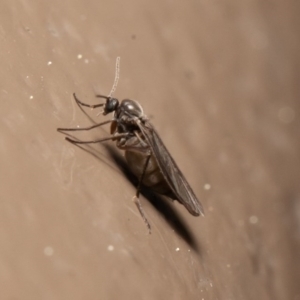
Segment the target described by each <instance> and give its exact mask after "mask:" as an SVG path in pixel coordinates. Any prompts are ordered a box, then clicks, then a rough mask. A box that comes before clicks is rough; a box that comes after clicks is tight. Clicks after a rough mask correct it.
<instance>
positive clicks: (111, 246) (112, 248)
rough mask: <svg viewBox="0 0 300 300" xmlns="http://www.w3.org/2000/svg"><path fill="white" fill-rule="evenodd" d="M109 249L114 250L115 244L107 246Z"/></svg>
mask: <svg viewBox="0 0 300 300" xmlns="http://www.w3.org/2000/svg"><path fill="white" fill-rule="evenodd" d="M107 250H108V251H114V250H115V247H114V246H113V245H109V246H108V247H107Z"/></svg>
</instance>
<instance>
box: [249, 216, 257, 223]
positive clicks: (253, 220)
mask: <svg viewBox="0 0 300 300" xmlns="http://www.w3.org/2000/svg"><path fill="white" fill-rule="evenodd" d="M249 222H250V223H251V224H256V223H257V222H258V217H257V216H251V217H250V218H249Z"/></svg>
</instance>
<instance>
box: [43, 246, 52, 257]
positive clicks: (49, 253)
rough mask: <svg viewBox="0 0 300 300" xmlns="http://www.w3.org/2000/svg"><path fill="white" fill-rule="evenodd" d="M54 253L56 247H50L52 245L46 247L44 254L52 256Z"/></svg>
mask: <svg viewBox="0 0 300 300" xmlns="http://www.w3.org/2000/svg"><path fill="white" fill-rule="evenodd" d="M53 253H54V249H53V248H52V247H50V246H47V247H45V249H44V254H45V255H46V256H52V255H53Z"/></svg>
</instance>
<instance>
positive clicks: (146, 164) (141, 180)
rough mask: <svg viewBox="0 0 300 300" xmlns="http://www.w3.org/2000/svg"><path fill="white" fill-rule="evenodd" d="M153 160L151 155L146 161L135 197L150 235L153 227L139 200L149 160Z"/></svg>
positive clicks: (134, 199)
mask: <svg viewBox="0 0 300 300" xmlns="http://www.w3.org/2000/svg"><path fill="white" fill-rule="evenodd" d="M150 158H151V154H149V155H148V156H147V159H146V162H145V165H144V168H143V172H142V175H141V177H140V179H139V183H138V186H137V189H136V194H135V196H134V197H133V201H134V203H135V205H136V206H137V208H138V210H139V212H140V214H141V216H142V218H143V220H144V222H145V223H146V225H147V227H148V230H149V233H151V226H150V223H149V221H148V219H147V217H146V215H145V212H144V210H143V207H142V205H141V202H140V199H139V196H140V191H141V185H142V182H143V179H144V176H145V173H146V170H147V167H148V164H149V160H150Z"/></svg>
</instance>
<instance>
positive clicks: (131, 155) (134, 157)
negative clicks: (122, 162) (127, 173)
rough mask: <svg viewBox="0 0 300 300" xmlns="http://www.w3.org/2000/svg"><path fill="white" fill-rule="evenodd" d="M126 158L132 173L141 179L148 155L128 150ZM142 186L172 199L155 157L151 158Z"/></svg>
mask: <svg viewBox="0 0 300 300" xmlns="http://www.w3.org/2000/svg"><path fill="white" fill-rule="evenodd" d="M125 158H126V161H127V163H128V167H129V169H130V170H131V172H132V173H133V174H134V175H135V176H136V177H137V178H141V175H142V173H143V169H144V166H145V163H146V160H147V154H145V153H142V152H137V151H129V150H126V151H125ZM142 184H143V185H145V186H147V187H149V188H151V189H152V190H154V191H155V192H156V193H159V194H162V195H167V196H168V197H171V195H172V194H173V193H172V192H171V190H170V188H169V186H168V184H167V182H166V181H165V179H164V177H163V174H162V173H161V171H160V169H159V167H158V165H157V162H156V159H155V158H154V157H153V156H151V157H150V160H149V162H148V166H147V169H146V171H145V174H144V178H143V182H142ZM171 198H173V197H171Z"/></svg>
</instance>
